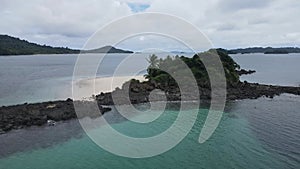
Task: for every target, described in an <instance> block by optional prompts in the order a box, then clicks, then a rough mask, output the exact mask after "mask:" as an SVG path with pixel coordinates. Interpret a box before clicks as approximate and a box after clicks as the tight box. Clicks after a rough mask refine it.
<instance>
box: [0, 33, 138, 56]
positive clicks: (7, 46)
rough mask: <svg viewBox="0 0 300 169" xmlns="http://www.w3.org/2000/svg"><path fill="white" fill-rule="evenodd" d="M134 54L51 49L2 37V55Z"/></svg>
mask: <svg viewBox="0 0 300 169" xmlns="http://www.w3.org/2000/svg"><path fill="white" fill-rule="evenodd" d="M80 52H81V53H133V52H132V51H126V50H122V49H117V48H115V47H113V46H104V47H101V48H98V49H92V50H84V51H80V50H75V49H69V48H67V47H65V48H64V47H51V46H46V45H39V44H35V43H31V42H28V41H26V40H21V39H19V38H15V37H11V36H8V35H0V55H33V54H77V53H80Z"/></svg>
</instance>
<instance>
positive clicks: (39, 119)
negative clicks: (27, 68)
mask: <svg viewBox="0 0 300 169" xmlns="http://www.w3.org/2000/svg"><path fill="white" fill-rule="evenodd" d="M90 81H91V79H90V80H88V81H87V82H90ZM92 81H94V80H92ZM100 81H101V80H100ZM124 85H130V92H129V93H130V103H129V104H139V103H147V102H149V94H150V92H151V91H152V90H154V89H157V87H156V86H155V85H154V84H151V83H150V82H148V81H143V82H140V81H138V80H131V81H128V82H126V83H124V84H123V86H122V88H119V89H116V90H114V91H112V92H106V93H103V92H102V93H100V94H99V95H96V96H95V101H96V102H97V105H98V107H99V109H100V112H101V114H104V113H107V112H109V111H111V108H110V107H103V106H111V105H114V102H113V100H112V94H116V96H118V101H119V103H121V104H128V100H126V99H124V95H122V94H124V93H123V92H124ZM125 88H126V87H125ZM161 90H164V89H161ZM199 92H200V100H207V101H208V102H209V100H210V89H208V88H200V90H199ZM284 93H288V94H294V95H300V87H285V86H272V85H262V84H258V83H247V82H239V83H238V84H237V85H236V86H232V87H228V88H227V98H226V101H232V100H244V99H257V98H260V97H263V96H265V97H268V98H273V97H274V96H278V95H281V94H284ZM118 94H119V95H118ZM166 98H167V100H165V97H161V96H158V97H155V99H154V100H151V101H167V102H168V101H180V100H181V96H180V93H178V90H176V89H168V92H167V94H166ZM189 98H191V100H193V96H189ZM194 99H195V98H194ZM95 101H82V100H81V101H80V100H76V101H73V100H72V99H67V100H63V101H49V102H42V103H32V104H27V103H25V104H20V105H11V106H2V107H0V134H4V133H7V132H9V131H11V130H17V129H22V128H26V127H30V126H42V125H46V124H47V121H48V120H54V121H66V120H70V119H75V118H83V117H88V116H89V117H91V118H93V117H98V116H99V112H98V110H90V109H88V110H89V112H93V113H92V114H86V115H82V117H77V114H76V112H75V110H74V105H73V104H74V102H76V104H81V106H82V107H86V108H90V107H89V105H90V104H94V103H95Z"/></svg>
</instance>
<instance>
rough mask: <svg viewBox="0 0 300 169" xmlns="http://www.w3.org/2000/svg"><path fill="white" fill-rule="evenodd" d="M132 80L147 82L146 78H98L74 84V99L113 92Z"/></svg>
mask: <svg viewBox="0 0 300 169" xmlns="http://www.w3.org/2000/svg"><path fill="white" fill-rule="evenodd" d="M130 79H137V80H140V81H145V78H144V76H117V77H96V78H92V79H91V78H90V79H82V80H78V81H75V82H74V83H73V99H74V100H81V99H88V98H91V96H93V95H98V94H100V93H101V92H103V93H105V92H111V91H113V90H114V89H115V88H117V87H119V88H121V87H122V84H123V83H124V82H126V81H129V80H130Z"/></svg>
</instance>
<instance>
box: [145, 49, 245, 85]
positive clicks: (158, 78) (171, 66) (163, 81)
mask: <svg viewBox="0 0 300 169" xmlns="http://www.w3.org/2000/svg"><path fill="white" fill-rule="evenodd" d="M215 54H218V55H219V57H220V60H221V62H222V64H223V67H224V72H225V76H226V80H227V84H228V85H235V84H236V83H238V82H239V75H238V74H237V72H236V70H237V69H240V66H239V65H238V64H237V63H236V62H235V61H234V60H233V59H232V58H231V57H230V56H229V55H228V54H227V53H226V51H224V50H221V49H217V50H214V49H212V50H209V51H207V52H204V53H199V54H196V55H194V56H193V57H192V58H188V57H184V56H178V55H177V56H174V57H171V56H167V57H166V58H165V59H162V58H161V59H158V57H157V56H156V55H150V56H149V58H148V62H149V64H150V65H149V67H148V69H147V74H146V75H145V78H146V79H148V80H150V81H151V82H153V83H156V84H159V85H161V86H163V87H169V86H176V85H177V84H176V82H175V80H174V79H173V78H172V77H171V76H170V75H169V74H168V73H167V72H172V74H177V75H180V73H182V71H183V69H184V67H183V66H182V64H180V62H181V61H183V62H184V63H185V64H186V65H187V66H188V68H189V69H190V70H191V71H192V73H193V75H194V77H195V79H196V81H197V83H198V85H199V86H206V87H207V86H209V85H210V84H209V76H208V73H207V71H206V69H207V68H206V67H205V66H204V64H203V62H202V61H201V58H203V57H210V56H212V55H215ZM208 69H210V70H211V71H215V72H217V71H216V70H214V69H215V68H214V67H210V68H208ZM163 70H165V71H163ZM214 75H218V74H214ZM181 78H187V77H185V76H184V72H183V74H182V77H181ZM187 81H188V79H187Z"/></svg>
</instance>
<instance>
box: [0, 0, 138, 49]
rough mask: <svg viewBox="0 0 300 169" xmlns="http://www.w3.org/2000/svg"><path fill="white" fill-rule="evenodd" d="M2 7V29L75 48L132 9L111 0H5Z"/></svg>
mask: <svg viewBox="0 0 300 169" xmlns="http://www.w3.org/2000/svg"><path fill="white" fill-rule="evenodd" d="M2 3H3V4H2ZM1 8H2V10H1V11H0V19H1V22H2V23H5V24H1V26H0V32H1V33H6V34H10V35H14V36H20V37H22V38H26V39H28V40H31V41H35V42H38V43H47V44H51V45H55V46H71V47H78V48H80V47H81V46H82V45H83V44H84V41H85V40H86V39H87V38H88V37H89V36H90V35H91V34H93V33H94V32H95V31H96V30H97V29H99V28H100V27H101V26H103V25H104V24H106V23H108V22H111V21H112V20H113V19H116V18H119V17H122V16H124V15H129V14H131V13H132V12H131V9H130V8H129V7H128V6H127V5H126V4H124V3H120V2H119V1H114V0H101V1H95V0H85V1H76V0H75V1H74V0H64V1H60V0H45V1H41V0H31V1H28V2H26V3H25V2H23V1H20V0H19V1H18V0H7V1H6V0H5V1H4V2H1ZM47 37H48V39H47ZM55 38H61V39H55ZM76 40H81V45H78V44H80V43H78V42H75V41H76ZM56 42H57V43H56Z"/></svg>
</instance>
